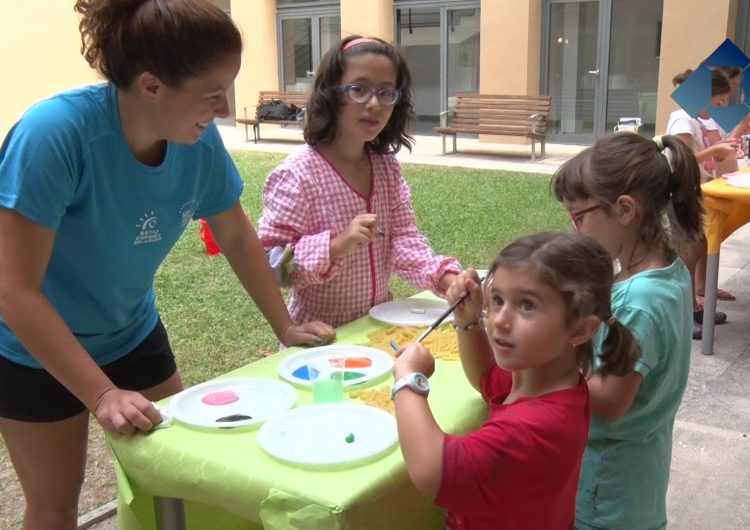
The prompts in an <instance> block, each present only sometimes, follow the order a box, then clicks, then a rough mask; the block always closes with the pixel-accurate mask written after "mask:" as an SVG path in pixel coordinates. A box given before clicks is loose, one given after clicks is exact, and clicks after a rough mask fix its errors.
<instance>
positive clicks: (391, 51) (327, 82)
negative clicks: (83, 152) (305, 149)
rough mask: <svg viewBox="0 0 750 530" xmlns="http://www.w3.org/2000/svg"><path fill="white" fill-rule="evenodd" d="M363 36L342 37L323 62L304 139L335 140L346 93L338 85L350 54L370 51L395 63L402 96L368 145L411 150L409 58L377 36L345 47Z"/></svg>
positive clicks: (379, 150)
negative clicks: (340, 109)
mask: <svg viewBox="0 0 750 530" xmlns="http://www.w3.org/2000/svg"><path fill="white" fill-rule="evenodd" d="M362 38H363V37H361V36H359V35H353V36H351V37H346V38H345V39H342V40H341V42H339V43H338V45H337V46H335V47H334V48H331V49H330V50H329V51H328V53H326V55H325V56H324V57H323V60H322V61H321V62H320V67H319V68H318V72H317V74H316V76H315V83H314V85H313V90H312V94H311V95H310V99H309V101H308V103H307V123H306V125H305V131H304V136H305V141H306V142H307V143H308V144H310V145H327V144H330V143H331V142H333V140H334V138H335V137H336V132H337V116H338V112H339V106H340V105H342V103H343V97H344V96H343V94H342V93H341V90H340V89H339V85H340V84H341V78H342V76H343V75H344V71H345V70H346V61H347V59H349V58H351V57H355V56H358V55H364V54H368V53H371V54H375V55H383V56H384V57H387V58H388V59H390V60H391V62H392V63H393V64H394V66H395V67H396V87H397V88H398V89H400V90H401V99H399V100H398V102H397V103H396V104H395V105H394V107H393V113H392V114H391V117H390V119H389V120H388V123H387V124H386V126H385V128H384V129H383V130H382V131H380V134H378V136H377V137H376V138H375V139H374V140H372V141H371V142H368V143H367V145H369V147H370V148H371V149H372V150H373V151H374V152H375V153H378V154H385V153H397V152H398V151H399V150H400V149H401V147H403V146H406V148H407V149H409V151H411V146H412V142H413V141H414V139H413V138H412V137H411V136H409V135H408V134H407V132H406V131H407V126H408V123H409V120H410V119H411V118H412V117H413V116H414V103H413V101H414V94H413V93H412V82H411V74H410V73H409V69H408V67H407V65H406V59H405V57H404V56H403V54H402V53H401V52H400V51H399V49H398V48H397V47H395V46H393V45H392V44H389V43H387V42H385V41H383V40H381V39H377V38H374V37H368V38H367V39H366V40H364V41H362V42H360V43H357V44H355V45H353V46H351V47H350V48H347V49H344V48H345V47H346V45H347V44H348V43H349V42H351V41H353V40H355V39H362Z"/></svg>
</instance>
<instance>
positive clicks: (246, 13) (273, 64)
mask: <svg viewBox="0 0 750 530" xmlns="http://www.w3.org/2000/svg"><path fill="white" fill-rule="evenodd" d="M232 18H234V21H235V22H236V23H237V25H238V26H239V28H240V31H241V32H242V43H243V52H242V68H240V73H239V74H238V75H237V79H235V81H234V99H235V105H236V108H237V111H236V112H237V116H242V115H243V112H244V107H247V113H248V115H250V116H254V113H255V105H256V104H257V102H258V93H259V92H260V91H261V90H278V89H279V62H278V59H277V56H278V52H277V48H278V46H277V40H276V1H275V0H252V1H247V0H233V1H232Z"/></svg>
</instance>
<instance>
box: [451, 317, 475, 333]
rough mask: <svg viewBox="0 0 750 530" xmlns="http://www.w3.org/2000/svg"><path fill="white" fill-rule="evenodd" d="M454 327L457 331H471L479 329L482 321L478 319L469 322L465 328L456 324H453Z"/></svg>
mask: <svg viewBox="0 0 750 530" xmlns="http://www.w3.org/2000/svg"><path fill="white" fill-rule="evenodd" d="M451 325H452V326H453V329H455V330H456V331H471V330H472V329H475V328H478V327H479V326H480V319H476V320H474V321H473V322H469V323H468V324H466V325H464V326H460V325H458V324H456V323H455V322H454V323H453V324H451Z"/></svg>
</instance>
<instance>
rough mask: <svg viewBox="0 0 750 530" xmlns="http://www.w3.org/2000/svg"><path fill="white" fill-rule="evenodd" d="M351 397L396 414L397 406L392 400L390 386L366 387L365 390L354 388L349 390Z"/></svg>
mask: <svg viewBox="0 0 750 530" xmlns="http://www.w3.org/2000/svg"><path fill="white" fill-rule="evenodd" d="M349 397H350V398H353V399H358V400H360V401H361V402H363V403H364V404H365V405H370V406H371V407H377V408H379V409H383V410H384V411H386V412H388V413H389V414H393V415H394V416H395V415H396V408H395V407H394V405H393V401H392V400H391V389H390V386H379V387H375V388H365V389H363V390H354V391H353V392H349Z"/></svg>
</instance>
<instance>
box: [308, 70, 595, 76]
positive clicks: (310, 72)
mask: <svg viewBox="0 0 750 530" xmlns="http://www.w3.org/2000/svg"><path fill="white" fill-rule="evenodd" d="M598 71H599V70H597V72H598ZM305 73H306V74H307V77H314V76H315V72H313V71H312V70H307V72H305Z"/></svg>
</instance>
